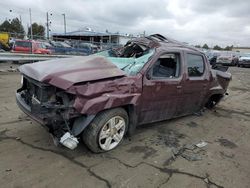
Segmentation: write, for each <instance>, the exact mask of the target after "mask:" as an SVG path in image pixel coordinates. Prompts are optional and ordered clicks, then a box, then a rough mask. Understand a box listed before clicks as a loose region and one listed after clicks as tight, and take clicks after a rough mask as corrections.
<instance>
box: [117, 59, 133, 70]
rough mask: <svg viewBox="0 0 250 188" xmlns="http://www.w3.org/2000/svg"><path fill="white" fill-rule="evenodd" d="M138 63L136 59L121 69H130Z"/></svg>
mask: <svg viewBox="0 0 250 188" xmlns="http://www.w3.org/2000/svg"><path fill="white" fill-rule="evenodd" d="M135 63H136V61H134V62H133V63H130V64H128V65H126V66H125V67H122V68H121V70H125V69H126V68H127V67H129V69H130V68H131V67H132V66H133V65H134V64H135Z"/></svg>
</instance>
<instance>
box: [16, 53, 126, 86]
mask: <svg viewBox="0 0 250 188" xmlns="http://www.w3.org/2000/svg"><path fill="white" fill-rule="evenodd" d="M19 71H20V72H21V73H22V74H24V75H26V76H28V77H30V78H33V79H35V80H37V81H39V82H43V83H48V84H51V85H54V86H56V87H59V88H62V89H68V88H69V87H70V86H72V85H73V84H76V83H79V82H86V81H95V80H100V79H105V78H112V77H118V76H123V75H125V72H123V71H122V70H120V69H119V68H118V67H116V66H115V65H114V64H113V63H111V62H110V61H108V60H107V59H106V58H104V57H100V56H82V57H73V58H60V59H55V60H49V61H42V62H37V63H32V64H25V65H22V66H20V68H19Z"/></svg>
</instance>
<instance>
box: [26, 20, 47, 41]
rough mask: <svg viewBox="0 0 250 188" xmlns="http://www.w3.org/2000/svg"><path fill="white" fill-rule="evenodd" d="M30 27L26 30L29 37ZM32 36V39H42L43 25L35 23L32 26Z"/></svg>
mask: <svg viewBox="0 0 250 188" xmlns="http://www.w3.org/2000/svg"><path fill="white" fill-rule="evenodd" d="M30 31H31V30H30V27H29V29H28V35H29V36H30V34H31V32H30ZM32 35H33V38H34V39H42V38H44V35H45V27H44V26H43V25H39V24H37V23H33V24H32Z"/></svg>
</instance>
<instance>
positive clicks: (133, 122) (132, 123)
mask: <svg viewBox="0 0 250 188" xmlns="http://www.w3.org/2000/svg"><path fill="white" fill-rule="evenodd" d="M115 108H123V109H124V110H125V111H126V112H127V114H128V117H129V122H128V130H127V135H129V136H131V135H132V134H133V133H134V132H135V129H136V126H137V121H138V115H137V113H136V108H135V106H134V105H133V104H127V105H124V106H117V107H113V108H108V109H103V110H101V111H99V112H98V113H96V114H93V115H82V116H80V117H78V118H76V119H75V120H74V123H73V126H72V133H73V135H74V136H78V135H80V134H81V133H82V132H83V131H84V129H85V128H86V127H87V126H89V125H90V123H91V122H92V121H93V120H94V118H95V117H96V116H97V115H98V114H100V113H102V112H104V111H108V110H112V109H115Z"/></svg>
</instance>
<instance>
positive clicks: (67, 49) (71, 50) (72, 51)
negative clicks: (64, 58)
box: [50, 41, 90, 55]
mask: <svg viewBox="0 0 250 188" xmlns="http://www.w3.org/2000/svg"><path fill="white" fill-rule="evenodd" d="M50 44H51V45H52V49H53V50H54V53H55V54H66V55H89V54H90V50H89V49H86V48H75V47H72V46H70V45H69V44H68V43H66V42H61V41H50Z"/></svg>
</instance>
